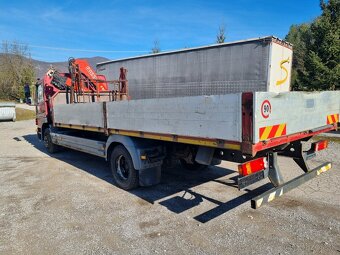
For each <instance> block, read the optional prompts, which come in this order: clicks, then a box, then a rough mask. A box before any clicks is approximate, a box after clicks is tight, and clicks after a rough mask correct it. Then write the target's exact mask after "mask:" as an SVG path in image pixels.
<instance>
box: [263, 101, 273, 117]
mask: <svg viewBox="0 0 340 255" xmlns="http://www.w3.org/2000/svg"><path fill="white" fill-rule="evenodd" d="M271 112H272V106H271V104H270V102H269V101H268V100H264V101H263V102H262V105H261V114H262V117H263V118H265V119H267V118H268V117H269V114H270V113H271Z"/></svg>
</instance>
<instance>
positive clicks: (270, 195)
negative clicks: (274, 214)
mask: <svg viewBox="0 0 340 255" xmlns="http://www.w3.org/2000/svg"><path fill="white" fill-rule="evenodd" d="M331 168H332V163H330V162H327V163H324V164H322V165H321V166H318V167H316V168H314V169H313V170H311V171H309V172H307V173H305V174H303V175H300V176H298V177H296V178H294V179H292V180H290V181H288V182H286V183H284V184H282V185H280V186H278V187H275V188H273V189H270V190H268V191H266V192H265V193H263V194H261V195H259V196H257V197H255V198H253V199H252V200H251V207H252V208H253V209H257V208H259V207H261V206H262V205H263V204H266V203H269V202H271V201H273V200H274V199H275V198H277V197H280V196H282V195H283V194H285V193H287V192H288V191H290V190H292V189H294V188H296V187H298V186H300V185H301V184H303V183H305V182H307V181H309V180H311V179H313V178H314V177H316V176H318V175H320V174H321V173H324V172H326V171H328V170H329V169H331Z"/></svg>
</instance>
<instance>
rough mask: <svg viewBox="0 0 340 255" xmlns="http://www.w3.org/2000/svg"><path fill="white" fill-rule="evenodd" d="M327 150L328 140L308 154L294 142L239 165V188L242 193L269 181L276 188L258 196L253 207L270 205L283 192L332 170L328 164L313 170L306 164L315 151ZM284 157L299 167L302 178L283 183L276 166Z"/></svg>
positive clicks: (318, 143)
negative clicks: (302, 172) (262, 181)
mask: <svg viewBox="0 0 340 255" xmlns="http://www.w3.org/2000/svg"><path fill="white" fill-rule="evenodd" d="M327 147H328V142H327V141H325V140H322V141H318V142H314V143H312V144H311V148H310V149H309V150H308V151H303V149H302V143H301V141H298V142H294V143H291V144H290V145H289V146H287V147H286V148H285V149H283V150H281V151H279V152H269V153H268V154H267V155H266V156H265V157H259V158H256V159H252V160H250V161H247V162H244V163H242V164H240V165H239V166H238V170H239V174H240V176H239V177H238V188H239V190H241V189H244V188H245V187H247V186H249V185H252V184H254V183H256V182H258V181H260V180H262V179H265V178H267V177H268V178H269V180H270V181H271V183H272V184H273V185H274V188H273V189H271V190H269V191H267V192H265V193H263V194H261V195H259V196H257V197H256V198H254V199H253V200H251V207H252V208H254V209H257V208H259V207H260V206H261V205H262V204H265V203H269V202H270V201H272V200H273V199H275V198H276V197H280V196H282V195H283V194H284V193H286V192H288V191H290V190H292V189H294V188H296V187H298V186H299V185H301V184H303V183H305V182H306V181H309V180H310V179H312V178H314V177H315V176H317V175H319V174H320V173H323V172H325V171H327V170H329V169H330V168H331V167H332V165H331V163H329V162H328V163H325V164H323V165H321V166H319V167H317V168H314V169H312V170H311V169H310V168H309V166H308V165H307V162H306V161H307V160H309V159H311V158H313V157H315V156H316V152H318V151H321V150H324V149H326V148H327ZM278 155H281V156H285V157H290V158H292V159H293V160H294V161H295V162H296V163H297V164H298V166H299V167H300V168H301V169H302V170H303V171H304V172H305V174H303V175H300V176H299V177H297V178H295V179H293V180H290V181H288V182H286V183H285V182H284V180H283V178H282V175H281V172H280V168H279V165H278V163H277V156H278Z"/></svg>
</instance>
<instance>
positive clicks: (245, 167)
mask: <svg viewBox="0 0 340 255" xmlns="http://www.w3.org/2000/svg"><path fill="white" fill-rule="evenodd" d="M267 167H268V161H267V158H265V157H263V158H257V159H254V160H251V161H248V162H246V163H243V164H241V165H239V166H238V172H239V174H240V175H242V176H246V175H249V174H252V173H256V172H258V171H262V170H264V169H266V168H267Z"/></svg>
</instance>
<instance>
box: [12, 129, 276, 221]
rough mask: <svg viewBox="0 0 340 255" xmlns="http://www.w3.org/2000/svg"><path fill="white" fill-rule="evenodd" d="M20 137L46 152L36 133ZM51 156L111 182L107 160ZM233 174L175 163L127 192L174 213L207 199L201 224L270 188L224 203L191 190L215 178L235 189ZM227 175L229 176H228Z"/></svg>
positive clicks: (72, 153) (199, 217) (65, 153)
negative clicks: (157, 178)
mask: <svg viewBox="0 0 340 255" xmlns="http://www.w3.org/2000/svg"><path fill="white" fill-rule="evenodd" d="M23 138H24V139H25V140H26V141H27V142H28V143H30V144H32V145H33V146H34V147H35V148H36V149H38V150H40V151H41V152H43V153H45V154H47V155H49V154H48V153H47V151H46V150H45V148H44V145H43V143H42V142H40V141H39V140H38V138H37V136H36V135H33V134H30V135H25V136H23ZM13 139H14V140H16V141H18V140H19V141H20V140H21V139H20V138H18V137H14V138H13ZM51 156H53V157H54V158H56V159H59V160H61V161H63V162H66V163H68V164H70V165H72V166H74V167H76V168H79V169H81V170H83V171H86V172H87V173H89V174H91V175H94V176H96V177H98V178H100V179H102V180H104V181H106V182H108V183H111V184H112V185H114V182H113V178H112V175H111V171H110V169H109V166H108V163H107V162H106V161H105V160H104V159H102V158H99V157H95V156H92V155H89V154H85V153H82V152H78V151H73V150H68V149H65V150H63V151H60V152H58V153H55V154H53V155H51ZM234 173H235V171H233V170H230V169H226V168H221V167H216V166H214V167H209V169H208V170H204V171H198V172H193V171H189V170H185V169H183V168H181V167H180V166H177V167H174V168H168V169H165V170H163V172H162V180H161V183H160V184H158V185H156V186H153V187H140V188H138V189H136V190H133V191H128V192H129V193H131V194H133V195H135V196H138V197H139V198H142V199H143V200H145V201H147V202H149V203H152V204H154V203H156V202H157V201H159V200H162V201H161V202H159V204H161V205H163V206H165V207H166V208H167V209H168V210H170V211H172V212H174V213H177V214H179V213H182V212H184V211H186V210H189V209H191V208H193V207H195V206H197V205H199V204H200V203H201V202H202V201H203V199H205V200H208V201H210V202H212V203H214V204H216V207H215V208H213V209H211V210H209V211H207V212H204V213H202V214H200V215H197V216H195V217H194V218H195V219H196V220H197V221H199V222H202V223H205V222H208V221H210V220H212V219H215V218H216V217H218V216H220V215H222V214H224V213H226V212H228V211H230V210H232V209H234V208H236V207H237V206H239V205H242V204H244V203H246V202H248V201H250V200H251V199H252V198H253V197H255V196H257V195H259V194H261V193H263V192H265V191H267V190H269V189H270V188H272V185H271V184H270V183H268V184H265V185H263V186H261V187H259V188H256V189H254V190H245V192H246V193H244V192H242V193H240V194H241V195H240V196H238V197H235V198H234V199H232V200H229V201H227V202H221V201H218V200H216V199H213V198H210V197H208V196H205V195H202V194H199V193H197V192H194V191H192V190H191V189H192V188H193V187H195V186H198V185H201V184H203V183H207V182H210V181H215V182H218V183H220V184H224V185H227V186H231V187H233V188H235V189H236V188H237V186H236V179H235V176H230V175H232V174H234ZM228 176H230V177H229V178H228ZM221 177H227V178H226V179H223V181H222V180H218V179H219V178H221ZM179 192H182V193H183V195H182V196H173V195H174V194H176V193H179ZM167 198H168V199H167Z"/></svg>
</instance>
